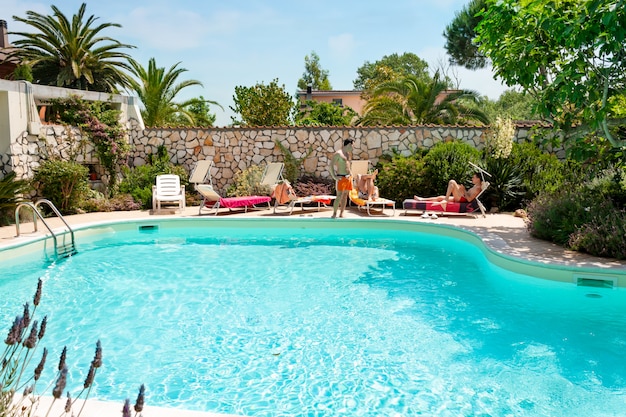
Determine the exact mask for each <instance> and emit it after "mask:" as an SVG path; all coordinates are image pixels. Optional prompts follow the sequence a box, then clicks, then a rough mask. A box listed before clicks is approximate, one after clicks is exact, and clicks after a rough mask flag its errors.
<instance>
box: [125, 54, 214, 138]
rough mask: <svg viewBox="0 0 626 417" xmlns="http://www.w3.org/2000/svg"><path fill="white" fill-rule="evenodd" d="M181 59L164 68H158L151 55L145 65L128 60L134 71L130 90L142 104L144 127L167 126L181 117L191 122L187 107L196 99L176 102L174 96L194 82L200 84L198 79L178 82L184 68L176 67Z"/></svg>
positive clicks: (191, 118) (191, 117)
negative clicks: (166, 68)
mask: <svg viewBox="0 0 626 417" xmlns="http://www.w3.org/2000/svg"><path fill="white" fill-rule="evenodd" d="M179 64H180V62H178V63H176V64H174V65H172V66H171V67H170V68H169V69H168V70H167V71H165V68H160V67H157V64H156V60H155V59H154V58H150V61H149V62H148V68H147V69H146V68H144V67H143V66H141V65H140V64H139V63H138V62H136V61H134V60H131V65H132V71H133V74H134V75H135V76H136V77H137V79H136V80H135V79H133V80H131V89H132V90H134V92H135V93H136V94H137V96H138V97H139V99H140V100H141V102H142V103H143V105H144V109H143V110H142V112H141V115H142V117H143V119H144V123H145V124H146V125H147V126H170V125H173V124H176V121H177V120H178V119H179V118H180V117H182V118H184V119H186V120H187V121H188V122H189V123H191V124H193V122H194V118H193V114H192V113H191V112H190V111H189V109H188V107H189V106H191V105H192V104H194V103H195V102H196V101H197V99H190V100H186V101H183V102H180V103H178V102H176V101H175V99H176V96H177V95H178V94H179V93H180V92H181V90H183V89H184V88H187V87H191V86H193V85H199V86H202V83H201V82H200V81H198V80H185V81H181V82H178V83H177V80H178V77H179V76H180V75H181V74H182V73H183V72H186V71H187V70H186V69H185V68H177V67H178V65H179Z"/></svg>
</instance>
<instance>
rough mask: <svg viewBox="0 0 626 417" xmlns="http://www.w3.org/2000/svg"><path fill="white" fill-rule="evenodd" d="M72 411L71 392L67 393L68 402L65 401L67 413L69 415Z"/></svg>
mask: <svg viewBox="0 0 626 417" xmlns="http://www.w3.org/2000/svg"><path fill="white" fill-rule="evenodd" d="M71 411H72V397H70V392H69V391H68V392H67V401H65V412H66V413H67V414H69V413H70V412H71Z"/></svg>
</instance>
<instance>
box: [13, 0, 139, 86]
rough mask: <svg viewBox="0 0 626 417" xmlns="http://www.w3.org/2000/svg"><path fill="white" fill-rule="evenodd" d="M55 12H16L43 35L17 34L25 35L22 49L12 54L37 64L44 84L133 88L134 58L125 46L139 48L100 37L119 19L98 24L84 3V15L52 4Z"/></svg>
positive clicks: (35, 73) (34, 68)
mask: <svg viewBox="0 0 626 417" xmlns="http://www.w3.org/2000/svg"><path fill="white" fill-rule="evenodd" d="M51 7H52V10H53V12H54V15H53V16H44V15H41V14H39V13H35V12H33V11H28V12H26V14H27V16H28V17H27V18H21V17H18V16H13V18H14V19H15V20H17V21H19V22H22V23H25V24H27V25H29V26H32V27H33V28H35V29H37V33H25V32H13V34H15V35H19V36H21V37H22V39H18V40H16V41H15V42H14V44H15V46H16V47H17V49H16V50H14V51H12V52H11V53H9V54H8V57H9V58H10V57H15V58H18V59H20V60H21V62H22V64H25V65H29V66H30V67H32V73H33V80H34V82H36V83H38V84H44V85H55V86H59V87H69V88H76V89H80V90H94V91H103V92H117V91H118V87H127V86H128V85H129V84H128V82H129V77H128V75H127V74H126V73H125V72H124V71H123V70H128V71H130V66H129V65H128V60H129V59H130V56H129V55H128V54H126V53H123V52H120V51H119V49H120V48H134V46H131V45H126V44H122V43H120V42H118V41H116V40H114V39H111V38H109V37H101V36H99V34H100V32H101V31H102V30H104V29H106V28H109V27H121V26H120V25H118V24H115V23H102V24H100V25H98V26H95V22H96V20H97V18H96V17H94V16H93V15H92V16H90V17H89V18H87V20H84V19H85V9H86V7H87V5H86V4H85V3H83V4H82V5H81V6H80V9H79V10H78V13H77V14H75V15H74V16H73V17H72V20H71V21H70V20H68V19H67V17H65V15H64V14H63V13H61V11H60V10H59V9H58V8H57V7H55V6H51Z"/></svg>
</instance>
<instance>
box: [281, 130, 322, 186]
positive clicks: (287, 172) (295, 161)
mask: <svg viewBox="0 0 626 417" xmlns="http://www.w3.org/2000/svg"><path fill="white" fill-rule="evenodd" d="M275 142H276V146H278V148H279V149H280V151H281V152H282V154H283V160H284V161H285V169H284V170H283V178H285V179H286V180H287V181H289V182H290V183H291V184H295V183H296V181H297V180H298V177H299V176H300V167H301V166H302V163H303V162H304V160H305V159H307V158H308V157H309V155H311V153H313V147H312V146H309V150H308V151H307V152H306V154H304V155H302V157H300V158H296V157H295V156H294V155H293V154H292V153H291V151H290V150H289V148H287V147H286V146H285V145H283V144H282V143H280V141H279V140H278V139H276V140H275Z"/></svg>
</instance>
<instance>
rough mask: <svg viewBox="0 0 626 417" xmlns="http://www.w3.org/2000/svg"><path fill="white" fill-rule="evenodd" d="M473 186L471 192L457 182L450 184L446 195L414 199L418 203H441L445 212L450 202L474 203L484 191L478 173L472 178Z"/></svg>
mask: <svg viewBox="0 0 626 417" xmlns="http://www.w3.org/2000/svg"><path fill="white" fill-rule="evenodd" d="M472 184H474V185H473V186H472V187H471V188H470V189H469V190H466V189H465V186H464V185H462V184H459V183H457V182H456V181H455V180H450V181H449V182H448V189H447V190H446V195H440V196H437V197H418V196H415V197H414V198H415V199H416V200H418V201H435V202H439V203H441V207H442V208H443V209H444V210H445V209H446V205H447V204H448V202H455V203H469V202H470V201H473V200H474V199H475V198H476V196H478V194H480V192H481V190H482V180H481V178H480V174H479V173H478V172H476V173H474V176H473V177H472Z"/></svg>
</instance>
